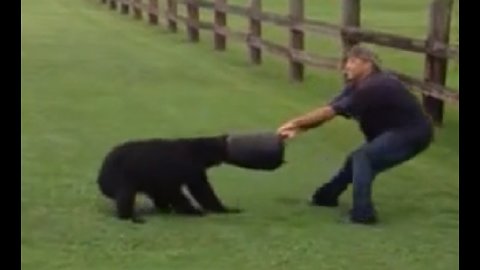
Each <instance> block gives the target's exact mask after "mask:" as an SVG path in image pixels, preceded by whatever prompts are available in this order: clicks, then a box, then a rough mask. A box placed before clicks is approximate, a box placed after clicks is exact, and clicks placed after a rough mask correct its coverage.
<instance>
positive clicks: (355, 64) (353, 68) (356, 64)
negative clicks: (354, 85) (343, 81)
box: [343, 57, 372, 81]
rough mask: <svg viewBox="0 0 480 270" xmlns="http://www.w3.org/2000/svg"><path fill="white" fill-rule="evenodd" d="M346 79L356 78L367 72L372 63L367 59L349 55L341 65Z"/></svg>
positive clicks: (370, 68) (369, 70)
mask: <svg viewBox="0 0 480 270" xmlns="http://www.w3.org/2000/svg"><path fill="white" fill-rule="evenodd" d="M343 70H344V72H345V75H346V76H347V80H353V81H355V80H358V79H361V78H363V77H364V76H365V75H367V74H369V73H370V72H371V70H372V64H371V63H370V62H369V61H366V60H363V59H361V58H357V57H349V58H347V61H346V62H345V65H344V67H343Z"/></svg>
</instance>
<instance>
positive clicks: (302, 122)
mask: <svg viewBox="0 0 480 270" xmlns="http://www.w3.org/2000/svg"><path fill="white" fill-rule="evenodd" d="M335 115H336V113H335V110H334V109H333V108H332V107H331V106H330V105H327V106H323V107H320V108H318V109H315V110H313V111H311V112H308V113H306V114H304V115H302V116H300V117H297V118H294V119H292V120H291V121H289V122H291V123H292V124H293V125H295V126H296V127H297V128H299V129H301V130H308V129H311V128H315V127H318V126H320V125H322V124H323V123H325V122H327V121H329V120H331V119H332V118H334V117H335Z"/></svg>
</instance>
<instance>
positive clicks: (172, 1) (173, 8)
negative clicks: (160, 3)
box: [167, 0, 178, 33]
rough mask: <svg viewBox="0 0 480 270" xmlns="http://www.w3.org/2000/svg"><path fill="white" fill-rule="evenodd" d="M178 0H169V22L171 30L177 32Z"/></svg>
mask: <svg viewBox="0 0 480 270" xmlns="http://www.w3.org/2000/svg"><path fill="white" fill-rule="evenodd" d="M177 6H178V5H177V0H167V24H168V29H169V30H170V32H174V33H175V32H177V20H176V18H177Z"/></svg>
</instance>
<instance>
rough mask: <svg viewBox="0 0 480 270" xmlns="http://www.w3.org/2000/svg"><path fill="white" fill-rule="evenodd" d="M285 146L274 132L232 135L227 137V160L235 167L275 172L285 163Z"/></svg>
mask: <svg viewBox="0 0 480 270" xmlns="http://www.w3.org/2000/svg"><path fill="white" fill-rule="evenodd" d="M284 154H285V145H284V142H283V139H282V138H281V137H280V136H279V135H278V134H276V133H274V132H257V133H249V134H231V135H228V136H227V160H226V162H227V163H229V164H232V165H235V166H239V167H243V168H247V169H256V170H275V169H277V168H279V167H280V166H281V165H282V164H283V163H284Z"/></svg>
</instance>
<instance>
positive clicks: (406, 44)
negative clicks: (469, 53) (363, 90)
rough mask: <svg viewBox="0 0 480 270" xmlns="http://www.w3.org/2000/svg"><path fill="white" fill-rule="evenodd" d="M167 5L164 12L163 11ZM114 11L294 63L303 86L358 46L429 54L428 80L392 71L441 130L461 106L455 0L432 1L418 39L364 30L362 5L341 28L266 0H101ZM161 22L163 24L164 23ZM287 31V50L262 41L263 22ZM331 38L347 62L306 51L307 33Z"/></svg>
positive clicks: (351, 8)
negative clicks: (205, 14) (448, 109)
mask: <svg viewBox="0 0 480 270" xmlns="http://www.w3.org/2000/svg"><path fill="white" fill-rule="evenodd" d="M159 1H162V2H163V3H162V4H164V5H162V11H160V8H159ZM101 2H102V3H104V4H108V5H109V7H110V9H112V10H117V9H118V10H120V12H121V13H122V14H129V13H130V12H131V13H132V14H133V16H134V18H136V19H139V20H140V19H142V18H143V16H144V15H146V19H147V20H148V22H149V23H150V24H152V25H158V24H162V25H165V27H167V28H168V29H169V30H170V31H171V32H177V31H178V24H179V23H183V24H184V25H185V26H186V34H187V38H188V40H189V41H191V42H198V41H199V39H200V30H202V29H205V30H210V31H213V42H214V48H215V49H216V50H218V51H223V50H225V49H226V44H227V38H229V39H232V40H237V41H241V42H245V43H246V44H247V45H248V48H249V56H250V61H251V62H252V63H253V64H261V62H262V52H263V51H264V50H265V51H267V52H270V53H272V54H275V55H279V56H282V57H285V58H287V59H288V60H289V75H290V78H291V79H292V80H294V81H302V80H303V77H304V66H312V67H317V68H326V69H338V68H339V66H340V63H341V61H342V59H344V55H345V52H346V51H347V50H348V49H349V48H351V47H352V46H353V45H355V44H357V43H361V42H363V43H370V44H376V45H380V46H385V47H390V48H394V49H399V50H403V51H409V52H413V53H421V54H424V55H425V72H424V77H423V78H415V77H412V76H410V75H407V74H403V73H400V72H397V71H394V70H389V72H391V73H392V74H394V75H396V76H397V77H398V78H399V79H401V80H402V81H403V82H405V83H406V84H407V85H409V86H411V88H412V89H414V90H417V91H420V92H421V94H422V96H423V104H424V107H425V109H426V111H427V112H428V113H429V114H430V115H431V116H432V118H433V119H434V121H435V123H436V124H437V125H441V123H442V121H443V111H444V102H451V103H454V104H458V101H459V94H458V90H456V89H451V88H449V87H447V86H445V82H446V77H447V64H448V61H458V55H459V48H458V44H457V45H450V44H449V32H450V21H451V12H452V6H453V0H432V2H431V4H430V20H429V30H428V36H427V37H426V38H425V39H415V38H410V37H405V36H400V35H395V34H390V33H384V32H380V31H372V30H367V29H363V28H360V0H342V24H341V25H335V24H332V23H328V22H324V21H320V20H315V19H309V18H305V16H304V9H305V6H304V0H289V14H288V15H282V14H277V13H273V12H268V11H264V10H263V9H262V1H261V0H250V2H249V5H248V6H246V7H245V6H240V5H233V4H228V3H227V0H211V1H207V0H101ZM179 5H184V7H185V8H186V11H187V12H186V14H187V15H186V16H181V15H179V14H178V6H179ZM200 8H204V9H209V10H212V11H213V14H214V16H213V17H214V18H213V22H206V21H201V20H200V18H199V9H200ZM227 14H229V15H230V14H233V15H238V16H243V17H245V18H247V19H248V20H249V29H248V31H247V32H242V31H234V30H232V29H230V28H229V27H228V26H227ZM159 17H162V18H163V19H164V22H165V23H164V24H163V23H161V22H160V20H159ZM264 22H265V23H270V24H273V25H277V26H281V27H285V28H288V31H289V40H290V42H289V43H290V44H289V45H288V46H284V45H281V44H277V43H275V42H272V41H269V40H266V39H263V38H262V23H264ZM307 32H308V33H309V34H312V35H319V34H320V35H331V36H336V37H340V38H341V39H342V44H343V50H342V54H343V55H342V57H338V58H329V57H320V56H318V55H315V54H313V53H308V52H306V51H305V50H304V40H305V34H306V33H307Z"/></svg>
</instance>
